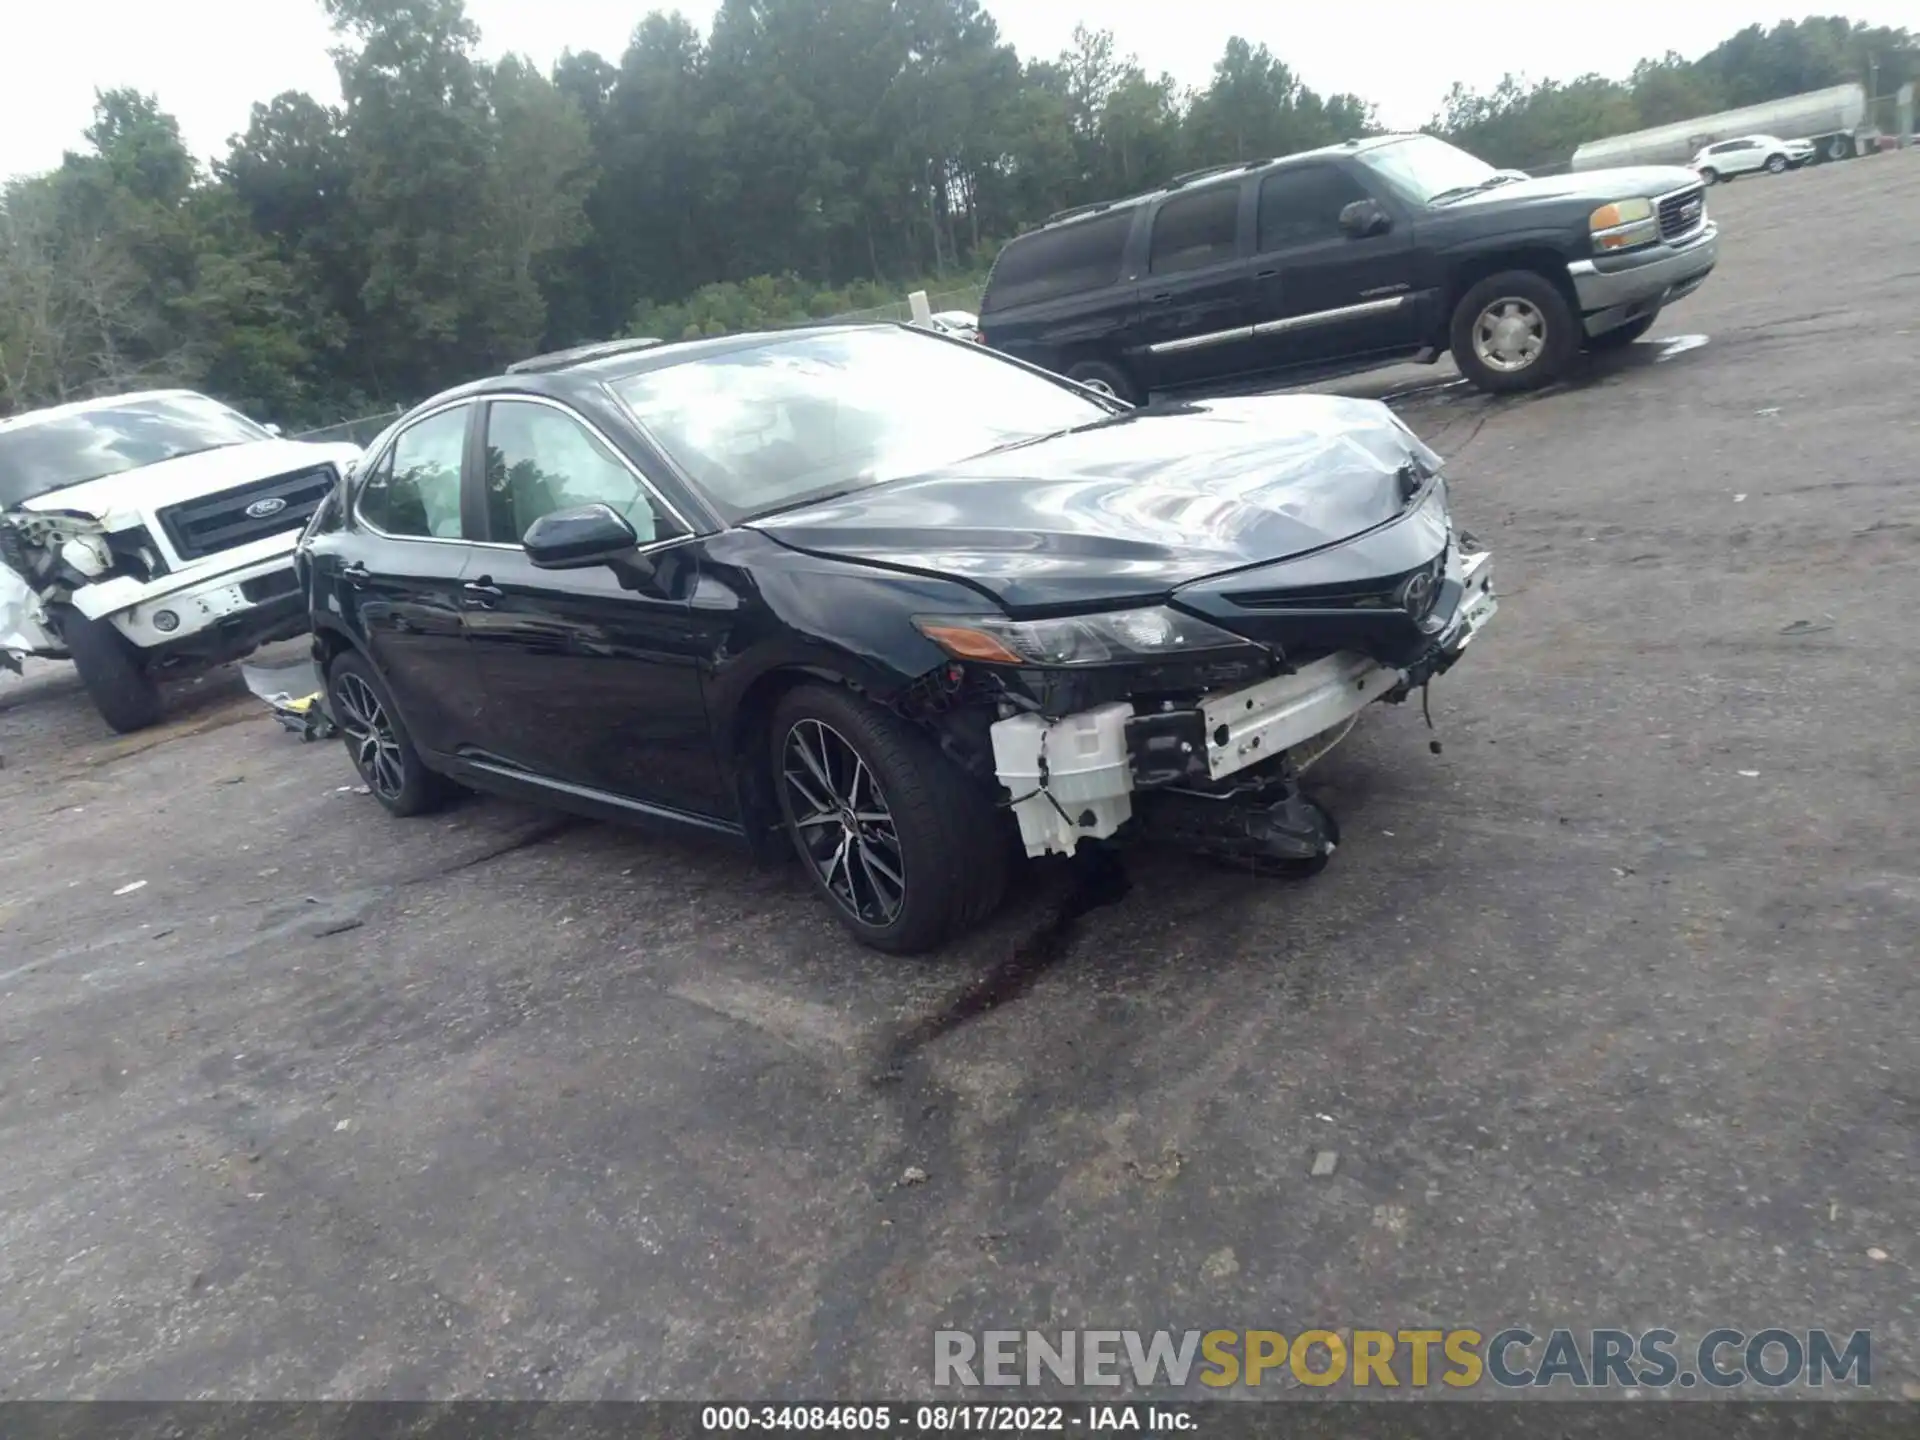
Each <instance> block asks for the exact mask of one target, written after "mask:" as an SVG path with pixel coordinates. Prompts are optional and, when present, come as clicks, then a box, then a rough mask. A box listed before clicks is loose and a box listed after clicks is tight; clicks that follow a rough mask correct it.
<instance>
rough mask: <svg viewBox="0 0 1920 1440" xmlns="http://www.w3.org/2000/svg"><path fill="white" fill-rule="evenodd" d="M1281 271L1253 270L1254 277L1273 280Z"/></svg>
mask: <svg viewBox="0 0 1920 1440" xmlns="http://www.w3.org/2000/svg"><path fill="white" fill-rule="evenodd" d="M1279 273H1280V272H1279V271H1278V270H1256V271H1254V272H1253V278H1254V279H1256V280H1271V279H1273V277H1274V276H1276V275H1278V274H1279Z"/></svg>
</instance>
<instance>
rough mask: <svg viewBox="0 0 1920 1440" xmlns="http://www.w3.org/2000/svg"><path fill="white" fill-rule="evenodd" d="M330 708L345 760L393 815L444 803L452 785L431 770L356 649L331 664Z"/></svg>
mask: <svg viewBox="0 0 1920 1440" xmlns="http://www.w3.org/2000/svg"><path fill="white" fill-rule="evenodd" d="M327 706H328V708H329V709H330V710H331V711H332V712H333V722H334V724H335V726H337V727H338V729H339V731H340V739H341V741H342V742H343V743H344V744H345V745H346V747H347V758H348V759H349V760H351V761H352V762H353V768H354V769H355V770H356V771H358V772H359V775H360V780H361V782H362V783H363V784H364V785H365V786H366V787H367V789H368V790H369V791H370V792H371V793H372V795H373V798H374V799H376V800H378V801H379V802H380V803H381V805H383V806H384V807H385V808H386V809H387V811H388V812H389V813H390V814H394V815H398V816H401V817H403V818H404V817H406V816H409V815H424V814H426V813H427V812H428V811H430V810H436V809H438V808H439V807H440V806H441V805H442V804H444V803H445V801H446V799H447V796H448V795H449V794H451V793H452V791H453V785H452V783H451V782H450V781H448V780H447V779H446V778H445V777H444V776H441V775H438V774H436V773H435V772H434V771H432V770H429V769H428V768H427V764H426V762H425V761H424V760H422V759H421V758H420V752H419V751H418V750H416V749H415V748H414V744H413V740H412V737H410V736H409V735H408V734H407V727H406V724H405V722H403V721H402V720H401V718H400V712H399V710H398V709H397V708H395V706H394V703H393V695H392V694H391V692H389V691H388V689H387V687H386V684H385V682H384V681H382V680H381V678H380V677H379V675H377V674H376V673H375V672H374V668H373V666H372V665H370V664H368V663H367V661H366V659H365V657H363V656H362V655H360V654H359V653H358V652H357V651H353V650H348V651H346V652H344V653H343V654H341V655H340V656H339V657H338V658H336V659H335V660H334V662H333V664H331V665H330V666H328V667H327Z"/></svg>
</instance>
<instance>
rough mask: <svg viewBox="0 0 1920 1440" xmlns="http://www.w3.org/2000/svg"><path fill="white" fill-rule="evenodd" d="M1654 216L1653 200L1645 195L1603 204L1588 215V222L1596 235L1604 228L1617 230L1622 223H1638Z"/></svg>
mask: <svg viewBox="0 0 1920 1440" xmlns="http://www.w3.org/2000/svg"><path fill="white" fill-rule="evenodd" d="M1652 218H1653V202H1652V201H1651V200H1648V199H1646V198H1644V197H1640V198H1636V199H1633V200H1615V201H1613V202H1612V203H1611V204H1608V205H1602V206H1601V207H1600V208H1599V209H1598V210H1596V211H1594V212H1593V214H1592V215H1591V216H1589V217H1588V220H1587V224H1588V228H1590V229H1591V230H1592V231H1593V232H1594V233H1595V234H1596V235H1597V234H1599V233H1600V232H1601V231H1602V230H1617V229H1619V228H1620V227H1621V226H1622V225H1634V224H1638V223H1639V222H1640V221H1642V220H1651V219H1652Z"/></svg>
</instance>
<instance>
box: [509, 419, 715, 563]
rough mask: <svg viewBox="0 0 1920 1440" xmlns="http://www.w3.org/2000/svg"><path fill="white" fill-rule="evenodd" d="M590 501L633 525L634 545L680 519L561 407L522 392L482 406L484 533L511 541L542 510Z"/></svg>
mask: <svg viewBox="0 0 1920 1440" xmlns="http://www.w3.org/2000/svg"><path fill="white" fill-rule="evenodd" d="M596 501H598V502H599V503H600V504H602V505H610V506H612V507H613V508H614V509H615V510H617V511H618V512H619V513H620V514H621V515H623V516H624V517H625V518H626V521H627V523H628V524H629V525H631V526H633V533H634V534H635V535H636V536H637V537H639V541H640V543H641V544H642V545H650V544H652V543H653V542H654V541H656V540H666V539H669V538H671V537H672V536H674V535H677V534H679V533H680V528H681V527H680V526H679V525H678V524H677V523H676V522H675V521H674V519H673V517H672V516H671V515H669V514H668V513H667V512H666V510H665V508H664V507H663V506H661V504H660V502H659V501H658V500H656V499H655V498H654V496H653V494H652V492H651V491H649V490H648V489H647V488H646V486H644V485H642V484H641V483H640V481H639V479H638V478H637V477H636V476H635V475H634V473H633V470H632V469H631V468H630V467H629V466H628V465H627V463H626V462H625V461H624V460H622V459H621V458H620V457H619V456H618V455H616V454H614V452H613V451H612V450H610V449H608V448H607V446H606V444H605V442H604V441H602V440H601V439H600V437H599V436H597V435H595V434H594V433H593V432H592V431H591V430H589V429H588V428H587V427H586V426H585V425H583V424H581V423H580V421H578V420H576V419H574V417H573V416H571V415H569V414H567V413H566V412H565V411H564V410H556V409H555V408H554V407H553V406H551V405H540V404H536V403H534V402H533V401H530V400H495V401H493V402H492V403H491V404H489V405H488V406H487V533H488V536H489V538H490V539H493V540H499V541H508V542H512V543H515V544H517V543H519V541H520V540H521V538H522V537H524V536H525V535H526V533H527V527H528V526H529V525H531V524H533V522H534V521H536V520H538V519H539V518H540V517H541V516H542V515H550V514H552V513H553V512H554V511H555V510H570V509H572V508H573V507H574V506H576V505H591V504H593V503H594V502H596Z"/></svg>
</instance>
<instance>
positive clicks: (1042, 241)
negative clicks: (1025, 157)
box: [980, 210, 1133, 311]
mask: <svg viewBox="0 0 1920 1440" xmlns="http://www.w3.org/2000/svg"><path fill="white" fill-rule="evenodd" d="M1132 229H1133V211H1132V210H1124V211H1121V212H1120V213H1119V214H1117V215H1100V216H1096V217H1095V218H1094V219H1092V220H1082V221H1079V222H1078V223H1077V224H1073V225H1062V226H1060V227H1058V228H1057V229H1052V230H1038V231H1035V232H1034V233H1033V234H1031V235H1022V236H1020V237H1019V238H1018V239H1015V240H1010V241H1008V242H1007V248H1006V249H1004V250H1002V251H1001V252H1000V259H999V260H998V261H997V262H996V263H995V265H994V267H993V274H992V275H991V276H990V277H988V280H987V293H986V294H985V296H983V297H982V298H981V302H980V308H981V309H982V310H983V311H985V310H1007V309H1011V308H1012V307H1013V306H1015V305H1031V304H1032V303H1033V302H1034V301H1036V300H1052V299H1055V298H1057V297H1059V296H1061V295H1078V294H1081V293H1083V292H1085V291H1088V290H1098V289H1099V288H1100V287H1101V286H1103V285H1111V284H1113V283H1114V282H1116V281H1117V280H1119V278H1120V260H1121V256H1122V254H1123V253H1124V252H1125V250H1126V248H1127V232H1128V231H1130V230H1132Z"/></svg>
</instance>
